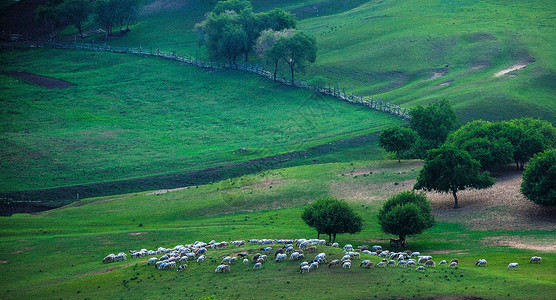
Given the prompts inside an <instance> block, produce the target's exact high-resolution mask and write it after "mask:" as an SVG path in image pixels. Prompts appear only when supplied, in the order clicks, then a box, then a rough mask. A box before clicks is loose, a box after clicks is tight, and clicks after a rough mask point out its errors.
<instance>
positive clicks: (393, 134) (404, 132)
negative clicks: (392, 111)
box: [378, 127, 418, 162]
mask: <svg viewBox="0 0 556 300" xmlns="http://www.w3.org/2000/svg"><path fill="white" fill-rule="evenodd" d="M417 137H418V136H417V133H416V132H415V131H414V130H413V129H411V128H405V127H392V128H389V129H386V130H384V131H382V132H381V133H380V135H379V136H378V144H379V146H380V147H382V148H384V150H386V151H388V152H394V153H396V156H397V157H398V162H400V157H401V155H402V154H403V153H404V152H405V151H407V150H409V149H411V147H413V145H414V144H415V141H416V140H417Z"/></svg>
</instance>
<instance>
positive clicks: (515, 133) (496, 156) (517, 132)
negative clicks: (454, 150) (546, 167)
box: [448, 118, 556, 170]
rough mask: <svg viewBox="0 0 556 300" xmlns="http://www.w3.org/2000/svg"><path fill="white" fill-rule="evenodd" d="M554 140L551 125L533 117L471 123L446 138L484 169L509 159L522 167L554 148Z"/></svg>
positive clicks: (494, 166)
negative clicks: (537, 154)
mask: <svg viewBox="0 0 556 300" xmlns="http://www.w3.org/2000/svg"><path fill="white" fill-rule="evenodd" d="M476 139H478V140H476ZM473 140H476V142H477V145H474V144H473ZM555 141H556V129H555V128H554V127H553V126H552V124H550V123H549V122H546V121H541V120H537V119H532V118H521V119H514V120H511V121H504V122H496V123H491V122H486V121H473V122H470V123H467V124H465V125H464V126H463V127H461V128H460V129H458V130H457V131H456V132H454V133H452V134H451V135H450V136H449V138H448V142H449V143H450V144H452V145H455V146H456V147H461V148H463V149H465V150H467V151H469V154H471V156H472V157H473V158H474V159H477V160H479V161H480V162H481V165H482V166H483V168H484V169H486V170H493V169H495V168H497V167H499V166H501V165H504V164H506V163H508V162H509V160H510V159H513V160H514V161H515V163H516V166H517V167H518V168H519V167H521V168H523V165H524V164H525V163H526V162H527V161H528V160H529V159H530V158H531V157H532V156H533V155H535V154H536V153H539V152H542V151H543V150H545V149H550V148H552V147H554V145H555ZM508 144H509V146H510V147H511V149H510V147H508ZM510 150H511V151H510Z"/></svg>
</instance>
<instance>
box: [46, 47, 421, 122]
mask: <svg viewBox="0 0 556 300" xmlns="http://www.w3.org/2000/svg"><path fill="white" fill-rule="evenodd" d="M43 46H44V47H52V48H58V49H81V50H89V51H102V52H113V53H129V54H135V55H142V56H155V57H160V58H164V59H168V60H174V61H178V62H181V63H185V64H189V65H193V66H196V67H200V68H204V69H213V70H215V69H223V68H226V69H235V70H242V71H245V72H250V73H255V74H258V75H259V76H263V77H266V78H268V79H271V80H274V81H277V82H280V83H282V84H285V85H291V86H295V87H299V88H303V89H307V90H311V91H315V92H317V93H320V94H324V95H329V96H332V97H334V98H337V99H341V100H343V101H346V102H349V103H352V104H356V105H363V106H366V107H369V108H371V109H374V110H378V111H382V112H385V113H388V114H391V115H394V116H397V117H400V118H403V119H406V120H409V119H410V116H409V109H407V108H403V107H401V106H399V105H397V104H392V103H390V102H388V101H386V100H383V99H382V98H378V99H375V98H374V97H373V96H370V97H369V96H367V97H363V96H357V95H354V94H353V92H352V93H349V94H348V93H346V91H345V89H340V88H339V87H338V86H336V85H333V86H331V85H330V84H329V85H328V86H319V85H316V86H312V85H310V84H308V83H307V82H306V81H302V80H298V81H294V82H291V81H290V80H287V79H286V78H284V77H282V78H274V74H273V73H272V72H270V71H267V70H265V69H264V67H263V66H260V65H253V64H250V63H247V62H243V63H241V64H233V65H230V64H218V63H216V62H205V61H202V60H199V59H197V58H195V57H193V56H191V55H187V56H181V55H177V54H176V52H175V51H173V52H165V51H160V49H153V48H152V47H150V48H148V49H145V48H141V47H139V48H129V47H114V46H110V45H108V44H106V43H105V44H94V43H78V42H76V43H47V44H44V45H43Z"/></svg>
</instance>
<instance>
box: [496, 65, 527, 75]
mask: <svg viewBox="0 0 556 300" xmlns="http://www.w3.org/2000/svg"><path fill="white" fill-rule="evenodd" d="M528 65H529V63H519V64H515V65H513V66H511V67H508V68H506V69H504V70H502V71H499V72H496V73H494V77H500V76H502V75H506V74H508V73H510V72H513V71H517V70H523V69H525V67H527V66H528Z"/></svg>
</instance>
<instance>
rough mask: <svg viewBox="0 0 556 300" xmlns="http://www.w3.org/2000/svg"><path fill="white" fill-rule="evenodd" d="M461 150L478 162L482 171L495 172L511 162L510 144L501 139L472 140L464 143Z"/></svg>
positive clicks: (511, 151)
mask: <svg viewBox="0 0 556 300" xmlns="http://www.w3.org/2000/svg"><path fill="white" fill-rule="evenodd" d="M461 148H462V149H463V150H465V151H467V152H468V153H469V154H470V155H471V157H472V158H474V159H476V160H477V161H479V163H480V164H481V167H482V169H483V170H490V171H492V170H496V169H498V168H500V167H502V166H505V165H506V164H508V163H510V162H512V156H513V147H512V144H510V142H508V141H507V140H506V139H503V138H502V139H495V140H490V139H488V138H483V137H481V138H473V139H470V140H467V141H465V142H464V143H463V144H462V145H461Z"/></svg>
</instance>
